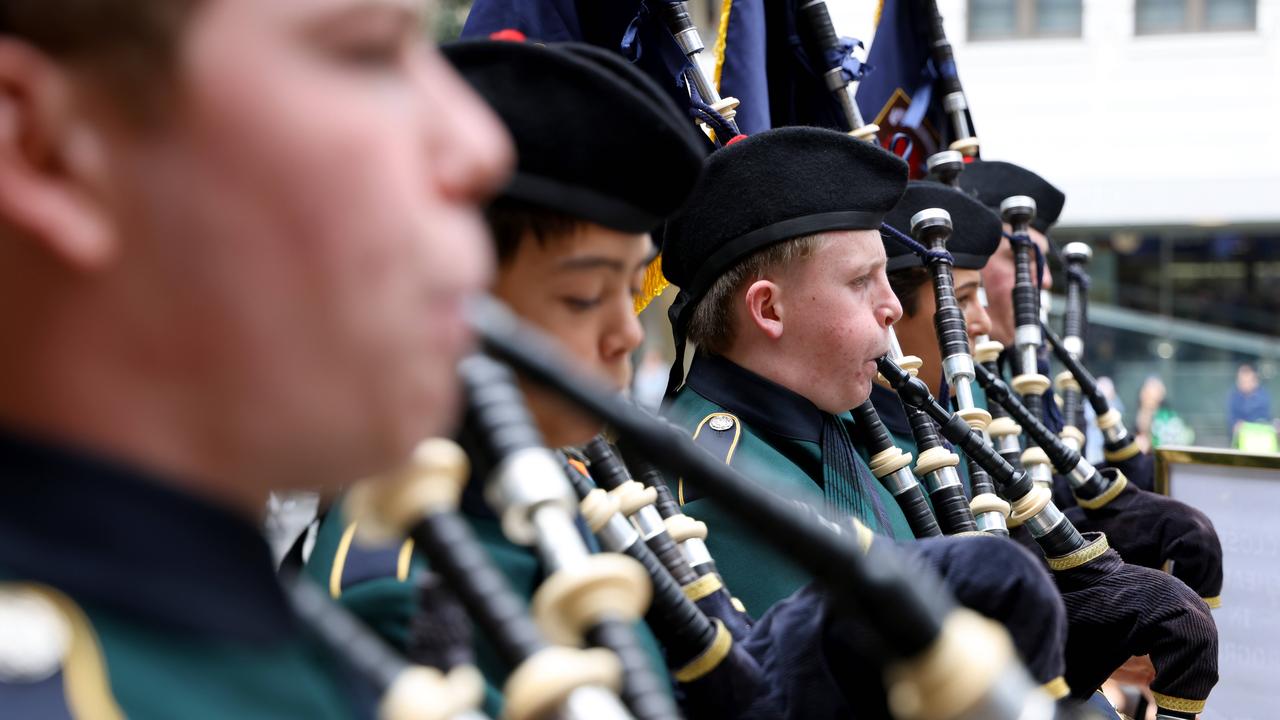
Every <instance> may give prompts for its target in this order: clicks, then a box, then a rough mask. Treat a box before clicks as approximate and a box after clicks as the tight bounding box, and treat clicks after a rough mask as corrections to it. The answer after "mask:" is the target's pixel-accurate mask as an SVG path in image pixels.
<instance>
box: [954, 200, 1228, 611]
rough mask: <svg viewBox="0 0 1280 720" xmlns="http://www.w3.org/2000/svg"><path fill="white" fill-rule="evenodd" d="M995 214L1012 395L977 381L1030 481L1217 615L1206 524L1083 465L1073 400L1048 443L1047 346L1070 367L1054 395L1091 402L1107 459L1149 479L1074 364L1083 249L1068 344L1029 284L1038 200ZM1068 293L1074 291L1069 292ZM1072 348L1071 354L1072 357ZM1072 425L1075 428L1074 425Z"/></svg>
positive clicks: (1119, 475) (1216, 553) (1113, 416)
mask: <svg viewBox="0 0 1280 720" xmlns="http://www.w3.org/2000/svg"><path fill="white" fill-rule="evenodd" d="M1001 210H1002V215H1003V216H1004V220H1005V221H1006V222H1008V223H1009V224H1010V227H1011V228H1012V232H1011V233H1010V236H1011V237H1012V238H1013V240H1012V242H1013V244H1014V262H1015V283H1014V289H1013V301H1014V313H1015V319H1016V328H1015V331H1014V332H1015V337H1016V338H1017V348H1016V350H1017V352H1016V355H1015V358H1016V359H1015V363H1016V368H1015V371H1016V372H1017V375H1016V376H1015V377H1014V378H1013V390H1014V391H1015V393H1016V395H1015V394H1014V393H1010V392H1009V391H1008V388H1006V387H1004V386H1003V383H1001V382H1000V381H999V372H998V367H997V366H996V365H994V364H993V365H991V366H988V367H987V368H984V369H983V370H982V371H980V373H979V380H980V381H981V382H982V384H983V386H984V389H985V390H986V391H987V394H988V397H989V398H991V399H992V400H995V401H996V404H997V405H999V406H1000V407H1002V408H1003V409H1004V411H1005V412H1007V413H1008V414H1009V415H1010V416H1012V418H1013V420H1014V421H1015V422H1016V423H1017V424H1018V425H1019V427H1020V429H1021V430H1022V431H1024V432H1026V434H1027V435H1028V438H1029V440H1030V443H1028V450H1027V451H1026V452H1025V453H1024V454H1023V456H1022V461H1023V463H1024V464H1026V465H1027V466H1028V471H1029V472H1036V473H1038V475H1037V478H1036V479H1037V481H1039V482H1042V483H1044V484H1045V486H1046V487H1052V486H1053V484H1054V482H1055V477H1054V474H1055V473H1056V474H1057V477H1058V478H1062V482H1063V483H1065V486H1066V488H1069V494H1068V493H1059V496H1060V497H1061V496H1064V495H1065V496H1066V497H1070V498H1071V499H1073V500H1074V501H1075V504H1076V506H1077V507H1078V510H1074V511H1073V514H1076V520H1077V524H1079V525H1081V526H1083V527H1085V528H1087V529H1089V530H1096V531H1100V532H1105V533H1106V534H1107V536H1108V538H1109V539H1110V541H1111V543H1112V545H1113V547H1115V548H1116V550H1117V551H1118V552H1119V553H1120V556H1121V557H1123V558H1124V559H1125V560H1126V561H1128V562H1131V563H1134V564H1137V565H1142V566H1145V567H1150V568H1169V569H1170V571H1171V572H1172V574H1173V575H1174V576H1175V577H1177V578H1179V579H1181V580H1182V581H1184V582H1185V583H1187V585H1188V586H1190V587H1191V589H1192V590H1194V591H1195V592H1196V593H1197V594H1198V595H1199V596H1200V597H1202V598H1204V599H1205V600H1206V602H1208V603H1210V605H1211V606H1214V607H1216V606H1217V604H1218V602H1219V600H1218V598H1219V596H1220V594H1221V591H1222V549H1221V543H1220V541H1219V539H1218V536H1217V533H1216V532H1215V530H1214V528H1213V524H1212V523H1211V522H1210V521H1209V519H1208V517H1207V516H1205V515H1204V513H1202V512H1200V511H1199V510H1196V509H1195V508H1193V507H1190V506H1188V505H1186V504H1185V503H1182V502H1180V501H1178V500H1175V499H1173V498H1170V497H1167V496H1164V495H1160V494H1157V493H1153V492H1150V491H1148V490H1145V489H1143V488H1142V487H1139V486H1138V485H1137V484H1135V483H1133V482H1131V481H1130V480H1129V478H1128V477H1127V476H1126V474H1125V473H1124V472H1123V471H1122V470H1121V469H1120V468H1119V467H1116V464H1115V463H1111V467H1109V468H1103V469H1098V468H1095V467H1094V466H1093V465H1092V464H1091V463H1089V462H1088V461H1087V460H1086V459H1084V457H1083V447H1082V446H1083V433H1082V432H1081V431H1080V429H1079V428H1080V425H1083V421H1082V420H1081V418H1082V417H1083V410H1082V408H1080V407H1079V401H1078V399H1077V400H1076V401H1075V402H1074V403H1072V404H1071V405H1070V406H1068V405H1067V398H1066V397H1064V399H1063V408H1064V411H1068V410H1069V411H1070V412H1069V413H1067V414H1066V420H1067V422H1066V425H1065V427H1064V430H1063V431H1062V433H1061V434H1060V435H1058V436H1055V435H1054V433H1053V432H1052V431H1051V430H1050V429H1049V428H1048V427H1047V426H1046V425H1045V423H1044V422H1043V419H1044V418H1043V415H1044V407H1043V404H1042V403H1043V402H1045V399H1044V398H1045V397H1046V395H1045V393H1046V392H1047V391H1048V389H1049V385H1050V382H1049V379H1048V378H1047V377H1046V376H1045V375H1044V374H1042V373H1041V372H1040V370H1039V362H1040V351H1041V343H1042V341H1043V340H1045V339H1047V340H1048V344H1049V346H1050V347H1051V348H1054V352H1055V354H1056V355H1057V356H1058V357H1059V359H1060V360H1061V361H1062V362H1063V364H1064V365H1065V366H1066V368H1067V369H1066V371H1065V372H1064V373H1063V374H1061V375H1059V377H1058V386H1059V387H1060V388H1064V389H1067V390H1075V389H1076V388H1078V389H1079V390H1080V392H1081V393H1082V394H1083V395H1084V396H1085V397H1087V398H1088V399H1089V402H1090V403H1091V404H1092V405H1093V407H1094V410H1095V412H1096V413H1097V416H1098V425H1099V429H1102V430H1103V432H1104V436H1106V437H1107V438H1108V441H1107V444H1108V447H1109V452H1110V453H1111V457H1113V458H1117V461H1118V462H1120V463H1127V464H1126V465H1125V467H1127V468H1131V469H1134V470H1136V471H1137V472H1139V473H1143V472H1150V466H1149V463H1144V462H1143V461H1144V460H1146V458H1145V457H1143V456H1141V454H1140V453H1139V452H1138V448H1137V445H1136V444H1135V443H1134V442H1133V440H1132V439H1131V438H1130V436H1129V435H1128V432H1127V431H1126V430H1125V427H1124V424H1123V422H1122V421H1121V420H1120V414H1119V413H1118V412H1117V411H1115V410H1114V409H1113V408H1111V407H1110V405H1109V404H1108V403H1107V401H1106V398H1105V397H1103V395H1102V393H1101V392H1100V391H1099V390H1098V387H1097V382H1096V381H1095V380H1094V378H1093V376H1092V375H1090V374H1089V373H1088V371H1087V370H1086V369H1085V368H1084V366H1083V364H1082V362H1081V360H1080V355H1081V354H1082V353H1083V350H1084V341H1083V333H1084V324H1085V321H1084V318H1085V312H1086V310H1085V303H1086V294H1085V292H1084V286H1085V285H1086V284H1087V278H1086V276H1085V274H1084V269H1083V261H1084V260H1086V259H1087V258H1088V254H1087V252H1086V251H1087V246H1086V248H1085V249H1086V251H1082V250H1081V249H1080V248H1078V247H1073V248H1072V252H1071V254H1070V257H1071V258H1072V259H1071V260H1070V261H1069V264H1068V280H1067V281H1068V289H1069V295H1068V302H1067V305H1066V311H1067V313H1069V318H1070V322H1069V323H1068V324H1067V325H1066V329H1067V331H1068V334H1067V337H1068V338H1071V341H1070V343H1068V342H1067V340H1059V339H1058V338H1057V336H1056V335H1055V334H1054V333H1053V332H1052V330H1050V329H1049V328H1048V326H1047V325H1046V324H1044V323H1042V321H1041V319H1040V316H1039V312H1040V311H1039V287H1038V284H1039V283H1038V282H1037V281H1036V278H1038V274H1039V267H1038V263H1039V262H1041V261H1040V260H1038V259H1037V256H1036V253H1037V252H1038V250H1037V249H1036V247H1035V245H1034V243H1033V242H1032V240H1031V238H1030V236H1029V234H1028V231H1027V229H1028V227H1029V224H1030V222H1031V219H1032V217H1033V215H1034V212H1035V201H1034V200H1033V199H1031V198H1029V197H1026V196H1013V197H1010V198H1008V199H1006V200H1005V201H1004V202H1003V203H1001ZM1073 245H1080V244H1079V243H1073ZM1072 286H1074V287H1075V290H1074V291H1071V290H1070V288H1071V287H1072ZM1071 348H1074V349H1076V350H1077V352H1075V353H1072V352H1071ZM1049 402H1053V401H1052V400H1049ZM1075 422H1078V423H1079V425H1076V424H1073V423H1075ZM1104 426H1105V429H1104ZM1149 482H1150V481H1149V480H1148V481H1147V483H1148V484H1149Z"/></svg>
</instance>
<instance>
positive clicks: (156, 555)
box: [0, 434, 376, 720]
mask: <svg viewBox="0 0 1280 720" xmlns="http://www.w3.org/2000/svg"><path fill="white" fill-rule="evenodd" d="M0 478H2V479H0V638H4V640H3V641H0V715H3V716H4V717H14V718H19V717H21V718H42V719H43V718H87V717H92V718H107V719H112V718H124V717H128V718H134V719H146V718H165V719H169V718H183V719H184V720H188V719H191V720H203V719H206V718H207V719H208V720H225V719H226V718H237V720H239V719H240V718H246V719H254V718H262V719H264V720H266V719H268V718H271V719H274V718H285V717H289V718H293V717H305V718H335V719H336V718H352V717H372V715H373V707H374V703H375V702H376V698H375V697H374V695H373V692H372V690H371V688H368V687H366V686H363V684H362V683H360V682H358V681H357V680H356V679H355V678H353V677H351V676H349V675H348V674H346V673H347V672H348V671H346V670H345V669H341V670H340V668H344V666H343V665H342V664H341V663H340V662H339V661H338V659H337V658H335V657H333V656H332V655H330V654H329V653H328V652H327V650H326V649H324V648H323V647H322V646H321V645H320V644H319V642H318V641H317V640H315V639H314V638H313V637H312V636H311V635H310V634H309V633H308V632H307V631H306V630H305V629H304V628H303V627H302V626H301V624H300V621H299V620H298V619H297V618H296V616H294V614H293V613H292V610H291V608H290V606H289V604H288V603H287V602H286V598H285V596H284V593H283V591H282V589H281V587H280V585H279V583H278V582H277V581H276V576H275V569H274V566H273V563H272V559H271V554H270V551H269V549H268V547H267V545H266V542H265V541H264V540H263V539H262V536H261V534H260V533H259V531H258V528H257V527H256V526H255V525H254V524H253V523H252V522H250V521H247V520H245V519H242V518H240V517H239V516H236V515H234V514H231V513H229V512H227V511H225V510H223V509H221V508H218V507H214V506H212V505H209V504H206V503H204V502H202V501H199V500H196V499H194V498H192V497H190V496H187V495H183V494H180V493H177V492H175V491H173V490H170V489H169V487H171V486H169V485H166V484H162V483H161V482H157V481H156V479H155V478H151V477H147V476H145V475H143V474H142V473H139V472H137V471H135V470H133V469H132V468H126V467H121V466H118V465H114V464H111V463H108V462H105V461H103V460H100V459H97V458H90V457H87V456H84V455H80V454H78V453H74V452H71V451H68V450H66V449H62V448H54V447H50V446H46V445H42V444H39V443H35V442H31V441H29V440H24V439H19V438H15V437H12V436H8V435H4V434H0Z"/></svg>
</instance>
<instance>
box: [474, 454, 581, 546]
mask: <svg viewBox="0 0 1280 720" xmlns="http://www.w3.org/2000/svg"><path fill="white" fill-rule="evenodd" d="M485 499H486V500H488V501H489V505H491V506H492V507H494V508H496V509H498V512H499V516H500V517H501V519H502V531H503V534H504V535H506V536H507V537H508V538H510V539H511V541H512V542H514V543H516V544H519V545H532V544H534V542H535V541H536V540H537V530H536V528H535V527H534V523H533V514H534V512H535V511H536V510H538V509H540V508H543V507H546V506H551V507H554V508H556V509H557V510H558V512H559V513H560V514H561V515H563V516H564V517H572V515H573V513H575V512H576V511H577V502H576V498H575V497H574V493H573V488H572V487H570V485H569V481H568V480H566V479H565V477H564V469H563V468H562V466H561V465H560V463H559V462H558V461H557V460H556V457H555V455H554V454H553V453H552V452H551V451H550V450H548V449H546V448H543V447H528V448H524V449H523V450H517V451H516V452H514V453H512V454H510V455H508V456H507V457H506V458H505V459H504V460H503V461H502V463H501V464H499V465H498V467H497V468H496V469H495V470H494V472H493V475H492V476H491V477H490V479H489V482H488V483H487V484H486V485H485ZM579 542H581V540H579Z"/></svg>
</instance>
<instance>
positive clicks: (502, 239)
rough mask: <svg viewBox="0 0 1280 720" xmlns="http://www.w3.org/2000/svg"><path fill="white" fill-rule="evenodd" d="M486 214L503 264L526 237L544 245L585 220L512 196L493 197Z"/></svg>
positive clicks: (513, 255)
mask: <svg viewBox="0 0 1280 720" xmlns="http://www.w3.org/2000/svg"><path fill="white" fill-rule="evenodd" d="M484 215H485V220H487V221H488V223H489V232H490V233H491V234H492V235H493V242H494V247H495V250H496V251H497V255H498V263H499V264H503V265H505V264H506V263H507V262H509V261H510V260H511V259H512V258H513V257H515V254H516V250H518V249H519V247H520V243H522V242H524V240H525V238H526V237H528V238H532V239H533V241H534V242H537V243H538V244H540V245H545V244H547V243H548V242H551V241H553V240H556V239H559V238H564V237H568V236H570V235H573V234H574V233H576V232H577V231H578V230H579V229H580V228H581V227H582V226H583V225H585V224H586V221H585V220H583V219H581V218H578V217H574V216H573V215H569V214H567V213H562V212H559V211H557V210H551V209H549V208H546V207H543V206H541V205H535V204H533V203H527V202H524V201H521V200H514V199H512V198H509V197H499V198H497V199H496V200H494V201H493V203H491V204H490V205H489V207H488V209H486V210H485V214H484Z"/></svg>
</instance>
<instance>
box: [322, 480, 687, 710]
mask: <svg viewBox="0 0 1280 720" xmlns="http://www.w3.org/2000/svg"><path fill="white" fill-rule="evenodd" d="M480 487H481V484H480V482H479V481H477V480H476V479H474V478H473V479H472V481H471V482H470V483H469V484H468V487H467V491H466V493H465V496H464V498H463V507H462V509H463V517H464V518H465V519H466V521H467V523H468V524H469V525H470V526H471V529H472V530H473V531H474V532H475V535H476V539H477V540H479V542H480V543H481V544H482V545H484V547H485V549H486V550H487V551H488V552H489V557H490V558H491V559H492V560H493V562H494V564H495V565H496V566H497V567H498V569H499V570H500V571H501V572H502V573H503V574H504V575H505V576H506V578H507V582H508V583H509V584H510V585H511V588H512V590H514V591H515V593H516V594H517V595H519V596H520V597H522V598H524V599H525V600H526V601H528V600H529V599H530V598H532V597H533V594H534V591H535V590H537V589H538V586H539V585H540V584H541V583H542V581H543V580H544V579H545V577H546V573H545V570H544V568H543V566H542V563H541V562H540V561H539V560H538V557H537V555H536V554H535V553H534V552H533V551H532V550H530V549H529V548H525V547H521V546H519V545H515V544H513V543H512V542H511V541H509V540H507V538H506V536H505V535H503V534H502V526H501V523H500V522H499V521H498V518H497V517H496V516H495V515H494V514H493V512H492V510H490V509H489V507H488V506H487V505H486V504H485V503H484V500H483V498H482V497H481V493H480ZM356 531H357V527H356V524H355V523H353V522H351V520H350V519H349V518H348V516H347V514H346V513H345V512H344V510H343V507H342V503H341V502H339V503H338V504H337V505H336V506H335V507H334V508H333V509H332V510H330V511H329V513H328V514H327V515H326V516H325V517H324V519H323V520H322V521H321V523H320V529H319V532H317V534H316V542H315V545H314V547H313V548H312V551H311V555H310V557H309V558H308V560H307V565H306V571H305V572H306V573H307V574H308V575H309V576H311V577H312V578H314V579H315V580H316V581H317V582H319V583H321V584H322V585H323V586H324V587H325V588H327V589H328V590H329V594H330V596H331V597H333V598H335V599H337V600H338V601H339V602H341V603H342V604H343V605H344V606H346V607H347V608H348V609H349V610H351V611H352V612H353V613H354V614H355V615H357V616H358V617H360V618H361V619H362V620H364V621H365V622H366V623H368V624H369V625H370V626H372V627H373V628H374V629H375V630H376V631H377V632H378V634H380V635H381V636H382V637H383V638H385V639H386V640H388V641H389V642H390V643H391V644H392V645H393V646H395V647H396V648H397V649H398V650H400V651H401V652H403V653H406V654H411V653H410V650H411V648H410V645H411V639H410V633H411V627H412V623H413V618H414V616H415V615H416V614H417V612H418V590H417V588H416V584H415V582H416V579H417V577H418V574H419V573H423V572H427V571H429V564H428V562H427V559H426V557H425V556H424V555H423V554H422V553H421V552H419V551H418V550H416V549H415V548H414V547H413V541H412V540H405V541H401V542H396V543H392V544H388V545H366V544H363V543H360V542H356V536H357V532H356ZM587 542H588V545H589V546H590V547H592V549H595V544H594V539H591V538H587ZM636 630H637V632H638V633H639V636H640V642H641V643H642V644H643V645H644V646H645V648H646V649H648V650H649V655H650V659H651V660H652V662H653V665H654V669H655V672H657V673H659V677H666V676H667V674H668V671H667V667H666V664H665V662H664V661H663V659H662V651H661V649H660V648H659V646H658V643H657V641H656V640H655V639H654V638H653V635H652V634H651V633H650V632H649V630H648V628H647V626H645V625H644V623H638V624H637V626H636ZM474 633H475V634H474V638H475V643H474V647H475V661H476V666H477V667H478V668H479V669H480V672H481V674H483V675H484V678H485V711H486V712H487V713H488V714H489V716H490V717H498V716H499V715H500V714H501V710H502V693H501V688H502V686H503V684H504V683H505V682H506V679H507V676H508V674H509V671H508V668H507V666H506V664H505V663H504V662H503V661H502V659H501V658H500V657H499V655H498V653H497V650H496V649H495V648H494V645H493V643H492V642H491V641H489V640H488V638H486V637H485V636H484V634H483V632H482V631H481V630H480V629H479V628H476V629H475V631H474Z"/></svg>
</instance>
